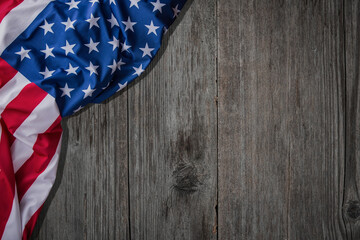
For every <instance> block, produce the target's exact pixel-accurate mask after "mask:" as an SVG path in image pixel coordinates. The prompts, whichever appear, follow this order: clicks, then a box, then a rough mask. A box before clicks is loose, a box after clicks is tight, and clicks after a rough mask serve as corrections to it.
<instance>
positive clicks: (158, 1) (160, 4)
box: [151, 0, 166, 13]
mask: <svg viewBox="0 0 360 240" xmlns="http://www.w3.org/2000/svg"><path fill="white" fill-rule="evenodd" d="M151 4H152V5H154V9H153V12H155V11H156V10H159V12H160V13H162V10H161V8H162V7H163V6H165V5H166V4H164V3H161V2H160V0H156V2H151Z"/></svg>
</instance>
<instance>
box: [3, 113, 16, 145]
mask: <svg viewBox="0 0 360 240" xmlns="http://www.w3.org/2000/svg"><path fill="white" fill-rule="evenodd" d="M0 123H1V124H2V126H4V128H6V123H5V122H4V119H2V118H0ZM4 130H5V131H6V134H7V137H8V143H9V146H10V147H11V145H12V144H13V142H14V141H15V137H14V136H13V135H12V134H11V133H10V132H9V131H8V130H7V129H3V131H4Z"/></svg>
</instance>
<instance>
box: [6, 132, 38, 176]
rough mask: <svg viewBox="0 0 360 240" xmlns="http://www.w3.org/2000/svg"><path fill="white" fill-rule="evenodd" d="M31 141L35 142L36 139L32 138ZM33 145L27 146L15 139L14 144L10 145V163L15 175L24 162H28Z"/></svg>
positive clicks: (32, 151)
mask: <svg viewBox="0 0 360 240" xmlns="http://www.w3.org/2000/svg"><path fill="white" fill-rule="evenodd" d="M31 140H35V141H36V138H35V137H34V138H32V139H31ZM35 141H34V144H35ZM34 144H32V145H27V144H25V143H24V142H22V141H21V140H19V139H15V141H14V143H13V144H12V145H11V155H12V162H13V166H14V172H15V173H16V172H17V171H18V170H19V168H20V167H21V166H22V165H23V164H24V163H25V162H26V160H28V159H29V158H30V157H31V155H32V154H33V153H34V150H33V146H34Z"/></svg>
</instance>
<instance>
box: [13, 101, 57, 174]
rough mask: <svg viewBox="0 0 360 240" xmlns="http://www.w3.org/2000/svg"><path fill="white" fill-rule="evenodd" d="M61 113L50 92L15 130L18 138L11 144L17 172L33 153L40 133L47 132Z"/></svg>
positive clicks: (15, 135)
mask: <svg viewBox="0 0 360 240" xmlns="http://www.w3.org/2000/svg"><path fill="white" fill-rule="evenodd" d="M59 115H60V113H59V109H58V107H57V105H56V101H55V98H54V97H53V96H51V95H49V94H48V95H46V97H45V98H44V99H43V100H42V101H41V102H40V103H39V104H38V105H37V106H36V108H35V109H34V110H33V111H32V112H31V114H30V115H29V116H28V117H27V118H26V119H25V121H24V122H23V123H22V124H21V125H20V126H19V127H18V128H17V129H16V131H15V132H14V137H15V138H16V140H15V141H14V143H13V145H12V146H11V153H12V159H13V165H14V171H15V173H16V172H17V171H18V170H19V168H20V167H21V166H22V165H23V164H24V163H25V162H26V160H27V159H28V158H29V157H30V156H31V154H32V153H33V150H32V149H33V146H34V144H35V142H36V140H37V137H38V134H41V133H43V132H45V131H46V130H47V129H48V128H49V127H50V126H51V125H52V124H53V123H54V122H55V120H56V119H57V118H58V117H59Z"/></svg>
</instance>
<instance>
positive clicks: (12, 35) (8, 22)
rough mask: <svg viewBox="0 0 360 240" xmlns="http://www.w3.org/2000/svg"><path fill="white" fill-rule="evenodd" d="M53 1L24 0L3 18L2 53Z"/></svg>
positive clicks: (0, 49)
mask: <svg viewBox="0 0 360 240" xmlns="http://www.w3.org/2000/svg"><path fill="white" fill-rule="evenodd" d="M2 1H4V0H2ZM51 1H53V0H24V1H23V2H22V3H20V4H19V5H18V6H16V7H15V8H13V9H12V10H11V11H10V12H9V13H8V14H7V15H6V16H5V17H4V18H3V20H2V21H1V23H0V55H1V54H2V53H3V51H4V50H5V49H6V48H7V47H8V46H9V45H10V44H11V43H12V42H13V41H14V40H15V39H16V38H17V37H18V36H19V35H20V34H21V33H22V32H23V31H25V29H26V28H27V27H28V26H29V25H30V24H31V23H32V22H33V21H34V19H35V18H36V17H37V15H39V13H40V12H41V11H42V10H44V8H45V7H46V6H47V5H48V4H49V3H50V2H51Z"/></svg>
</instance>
